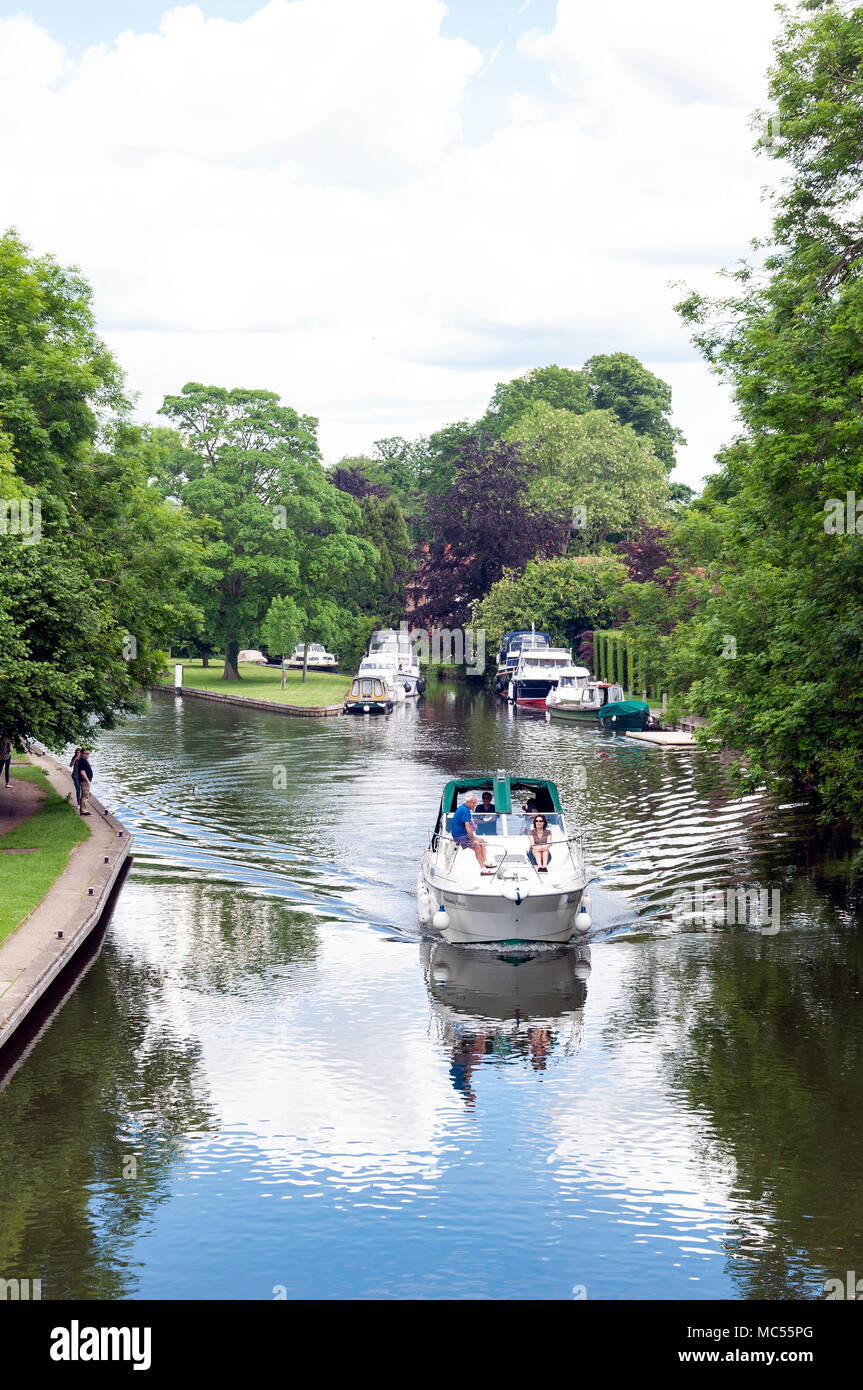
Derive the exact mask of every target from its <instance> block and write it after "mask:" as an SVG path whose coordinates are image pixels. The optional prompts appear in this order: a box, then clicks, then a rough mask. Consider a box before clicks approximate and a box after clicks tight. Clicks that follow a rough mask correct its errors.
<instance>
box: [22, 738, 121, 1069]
mask: <svg viewBox="0 0 863 1390" xmlns="http://www.w3.org/2000/svg"><path fill="white" fill-rule="evenodd" d="M21 771H22V769H21V768H19V767H16V768H15V778H16V781H18V774H19V773H21ZM24 771H25V772H27V773H29V774H32V775H30V776H21V778H20V781H19V786H20V787H21V788H23V787H25V786H28V785H33V786H35V788H36V791H37V792H39V791H43V793H44V794H43V795H42V796H35V797H34V796H33V794H32V793H29V794H27V797H28V800H29V802H30V809H31V814H30V815H27V816H25V817H23V818H20V817H19V818H18V824H17V825H16V826H15V827H14V828H13V829H11V830H10V831H9V835H8V836H3V837H2V838H0V850H2V849H22V850H27V849H31V850H35V853H34V854H33V855H32V856H31V855H30V854H9V855H5V854H2V853H0V861H4V862H0V874H7V875H8V872H9V871H8V869H7V868H6V864H5V861H6V860H7V859H8V860H9V861H10V862H12V861H14V869H13V872H15V870H17V873H18V874H19V875H20V881H21V882H22V883H23V884H24V888H23V889H22V890H21V896H20V897H19V898H18V899H12V898H11V897H10V904H9V914H8V915H9V916H10V917H11V915H12V914H13V913H18V907H19V906H20V905H21V904H24V905H25V910H24V912H23V914H22V915H20V916H17V917H16V920H15V922H14V923H13V925H12V926H11V927H9V928H8V929H7V932H6V935H5V937H4V938H3V939H2V941H0V1047H2V1046H3V1045H4V1044H5V1043H6V1042H8V1040H9V1038H10V1037H12V1035H13V1034H14V1032H15V1030H16V1029H17V1028H18V1027H19V1025H20V1024H21V1023H22V1022H23V1021H24V1019H25V1018H26V1017H27V1016H28V1014H29V1013H30V1011H31V1010H32V1009H33V1007H34V1005H35V1004H36V1003H37V1002H38V1000H39V999H40V998H41V997H42V995H43V994H44V993H45V991H46V990H47V989H48V987H49V986H50V985H51V983H52V982H53V981H54V980H55V979H56V977H57V976H58V975H59V974H60V972H61V971H62V970H63V969H64V968H65V966H66V965H67V964H68V963H69V961H70V960H71V959H72V957H73V956H74V955H75V953H76V952H77V951H78V949H79V947H80V946H81V945H82V943H83V942H84V941H85V940H86V939H87V937H88V936H89V935H90V933H91V931H92V930H93V928H94V927H95V926H96V925H97V924H98V922H99V919H100V917H101V915H102V911H103V909H104V906H105V903H106V901H107V898H108V895H109V894H110V891H111V888H112V887H113V885H114V883H115V881H116V879H117V877H118V875H119V874H120V871H121V869H122V868H123V865H124V863H125V861H126V859H127V856H128V854H129V850H130V848H131V843H132V842H131V837H130V836H129V834H128V832H127V831H126V829H125V827H124V826H123V825H121V824H120V822H119V821H118V820H117V819H116V818H115V817H114V816H112V815H111V814H110V813H109V812H108V811H107V810H106V809H105V807H104V806H103V805H102V803H101V802H100V801H98V800H97V799H96V798H95V797H94V796H91V797H90V808H91V815H90V817H89V818H88V820H87V821H84V820H82V819H81V817H79V816H78V815H77V813H76V812H75V810H74V789H73V786H72V779H71V777H69V776H68V774H67V773H66V772H65V769H63V768H62V767H61V765H60V764H59V763H58V762H57V761H56V760H55V759H54V758H52V757H51V756H50V754H47V753H42V754H36V755H31V757H30V767H29V768H26V769H24ZM17 795H18V791H17V789H16V791H15V792H8V793H7V792H5V790H4V791H0V796H9V797H10V798H11V797H13V796H17ZM69 798H71V804H70V802H69V800H68V799H69ZM13 837H14V840H15V843H11V844H10V843H9V841H10V840H12V839H13ZM64 845H65V848H64ZM31 858H32V860H33V861H34V862H33V865H32V867H31V866H30V863H29V861H30V860H31ZM24 859H26V860H27V861H28V866H27V871H26V872H25V873H22V867H21V861H22V860H24ZM3 882H4V880H3V879H2V878H0V884H2V883H3ZM40 885H41V886H42V891H41V892H38V891H37V890H38V889H39V887H40ZM28 902H29V906H26V904H27V903H28ZM16 903H17V905H16Z"/></svg>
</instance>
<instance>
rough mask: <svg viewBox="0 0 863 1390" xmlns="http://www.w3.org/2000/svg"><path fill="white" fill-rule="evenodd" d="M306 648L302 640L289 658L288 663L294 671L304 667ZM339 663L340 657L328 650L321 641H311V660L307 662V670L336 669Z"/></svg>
mask: <svg viewBox="0 0 863 1390" xmlns="http://www.w3.org/2000/svg"><path fill="white" fill-rule="evenodd" d="M305 650H306V649H305V647H304V646H303V644H302V642H301V643H300V644H299V646H298V647H294V650H293V651H292V653H291V655H290V657H289V658H288V665H289V667H290V668H291V670H292V671H295V670H299V669H301V668H302V666H303V662H304V660H305ZM338 664H339V663H338V658H337V657H335V656H334V655H333V653H332V652H328V651H327V650H326V648H325V647H323V646H321V643H320V642H310V643H309V660H308V663H307V668H306V669H307V670H309V671H335V670H336V668H337V667H338Z"/></svg>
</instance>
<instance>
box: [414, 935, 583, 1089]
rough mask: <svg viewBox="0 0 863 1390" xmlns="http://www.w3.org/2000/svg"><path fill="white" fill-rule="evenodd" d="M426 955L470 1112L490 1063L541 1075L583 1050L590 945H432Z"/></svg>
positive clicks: (454, 1074)
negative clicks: (560, 1058) (556, 1058)
mask: <svg viewBox="0 0 863 1390" xmlns="http://www.w3.org/2000/svg"><path fill="white" fill-rule="evenodd" d="M420 950H421V958H422V962H423V969H424V972H425V980H426V986H427V988H428V992H429V996H430V998H431V1003H432V1018H433V1020H434V1022H435V1025H436V1027H437V1030H438V1034H439V1038H440V1041H441V1043H442V1045H443V1046H444V1047H445V1049H446V1050H447V1052H448V1053H449V1055H450V1058H451V1062H450V1077H451V1079H452V1084H453V1087H454V1088H455V1090H457V1091H459V1092H460V1093H461V1095H462V1096H463V1098H464V1101H465V1104H466V1105H467V1107H468V1108H469V1109H472V1108H473V1106H474V1104H475V1103H476V1094H475V1092H474V1089H473V1077H474V1073H475V1072H476V1070H477V1068H478V1067H479V1066H481V1065H482V1064H483V1063H486V1064H494V1065H505V1064H513V1063H514V1064H516V1065H518V1064H524V1065H526V1066H527V1067H529V1069H530V1070H531V1071H533V1072H534V1073H537V1074H539V1075H540V1076H541V1074H542V1073H543V1072H544V1071H545V1070H546V1068H547V1066H548V1063H549V1061H550V1059H551V1058H552V1056H553V1055H554V1054H562V1055H567V1054H571V1053H572V1052H574V1051H577V1049H578V1047H579V1046H580V1043H581V1037H582V1031H583V1019H584V1006H585V1002H586V999H587V978H588V976H589V974H590V947H589V946H583V945H571V944H570V945H566V946H559V947H557V948H555V949H554V950H549V949H547V948H546V949H542V950H538V951H537V950H534V951H520V950H513V949H512V948H501V949H500V950H489V949H487V948H482V947H476V946H456V945H453V944H451V943H450V942H446V941H424V942H423V943H422V946H421V948H420Z"/></svg>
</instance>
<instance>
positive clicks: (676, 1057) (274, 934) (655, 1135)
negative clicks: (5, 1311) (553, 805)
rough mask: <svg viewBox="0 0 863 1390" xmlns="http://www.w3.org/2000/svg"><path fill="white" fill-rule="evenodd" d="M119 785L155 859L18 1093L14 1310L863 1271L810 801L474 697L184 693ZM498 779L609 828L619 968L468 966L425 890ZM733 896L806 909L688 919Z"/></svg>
mask: <svg viewBox="0 0 863 1390" xmlns="http://www.w3.org/2000/svg"><path fill="white" fill-rule="evenodd" d="M94 766H95V773H96V778H97V782H96V786H95V788H94V790H95V791H96V792H97V794H98V795H99V796H100V797H101V799H102V800H103V801H104V802H105V803H106V804H107V805H108V806H109V807H110V808H111V809H112V810H115V811H116V812H117V814H118V815H119V816H120V817H121V818H122V819H123V820H124V821H125V822H126V823H127V824H128V825H129V827H130V829H131V830H132V832H133V834H134V836H135V859H134V864H133V866H132V869H131V872H130V874H129V876H128V878H127V880H126V883H125V886H124V887H123V890H122V892H121V893H120V895H119V897H118V900H117V903H116V907H115V910H114V914H113V918H112V921H111V923H110V926H109V929H108V932H107V935H106V938H105V942H104V945H103V947H102V950H101V952H100V953H99V955H98V956H97V957H96V958H95V960H94V961H93V963H92V965H91V966H90V968H89V969H88V970H87V971H86V973H84V974H83V975H82V977H81V978H80V980H79V981H78V984H77V987H76V988H75V989H74V991H73V992H71V993H70V995H69V997H68V999H67V1000H66V1002H65V1004H64V1005H63V1007H62V1008H61V1009H60V1010H59V1012H58V1013H57V1014H56V1016H55V1017H54V1018H53V1020H52V1021H51V1023H50V1026H48V1027H46V1028H45V1029H44V1031H43V1032H42V1034H41V1036H40V1037H39V1038H38V1039H37V1041H36V1042H35V1044H34V1046H33V1047H32V1048H31V1049H30V1050H29V1052H27V1053H26V1055H24V1056H23V1058H22V1059H21V1060H20V1064H17V1065H16V1066H15V1067H14V1068H9V1067H7V1069H6V1072H5V1075H3V1074H2V1072H0V1084H2V1090H0V1193H2V1206H0V1275H2V1276H3V1277H6V1278H11V1277H20V1278H31V1279H33V1278H41V1280H42V1296H43V1298H100V1297H102V1298H147V1297H149V1298H184V1299H185V1298H204V1299H206V1298H238V1299H272V1298H278V1297H287V1298H294V1297H311V1298H333V1299H337V1298H351V1297H359V1298H376V1297H384V1298H404V1297H408V1298H412V1297H423V1298H444V1297H455V1298H492V1299H498V1298H513V1299H520V1298H555V1299H561V1298H562V1299H568V1298H573V1297H578V1298H580V1297H587V1298H588V1299H594V1298H597V1299H603V1298H639V1299H653V1298H674V1299H703V1298H731V1299H736V1298H765V1297H769V1298H818V1297H823V1291H824V1282H825V1280H826V1279H828V1278H835V1277H838V1278H841V1279H843V1281H844V1279H845V1276H846V1271H848V1270H855V1269H856V1270H860V1271H861V1274H863V1191H861V1187H863V1179H861V1164H860V1135H861V1112H863V1088H861V1086H860V1078H861V1075H863V996H861V990H863V984H861V977H863V950H861V940H863V937H861V924H863V903H862V902H861V895H860V890H859V886H858V884H857V882H856V880H855V878H854V875H853V874H852V872H851V868H850V862H849V859H848V857H847V856H846V855H845V854H844V853H842V852H841V851H840V850H839V849H838V848H834V849H830V848H829V847H827V848H825V847H824V846H823V845H821V844H820V842H819V841H818V839H817V836H816V834H815V827H814V825H813V821H812V813H811V811H810V809H809V808H808V807H806V806H805V805H792V804H784V805H780V804H777V803H776V802H775V801H770V800H769V799H767V798H766V797H749V798H746V799H744V800H743V801H738V800H735V799H734V797H733V796H732V794H731V791H730V787H729V783H728V779H727V776H726V773H725V771H724V768H723V766H722V764H721V762H720V760H719V759H718V757H717V756H715V755H713V754H710V753H706V752H702V751H696V752H693V751H691V750H687V749H674V748H666V749H657V748H649V747H644V746H639V745H637V744H635V743H633V742H632V741H631V740H627V739H625V738H623V737H620V736H614V735H605V734H602V733H600V732H598V731H594V730H592V729H591V730H587V729H585V730H579V729H577V728H573V727H571V726H560V727H558V726H557V725H549V724H547V723H546V722H545V719H544V717H543V716H541V715H540V716H538V715H535V714H531V713H529V714H526V715H523V714H521V713H516V712H514V711H510V710H507V709H506V708H505V707H502V706H500V705H498V704H496V703H495V702H493V701H492V699H491V698H490V697H488V696H486V695H482V694H480V695H474V694H472V693H471V692H469V691H467V690H466V689H464V688H463V687H460V686H456V685H452V686H442V687H441V688H439V689H437V690H436V691H435V692H433V693H432V694H431V696H430V698H429V699H427V700H425V701H423V702H421V703H420V705H419V707H418V708H417V707H414V706H408V707H407V708H402V709H397V710H396V711H395V713H394V714H393V716H392V717H390V718H388V719H378V720H371V719H368V718H367V719H365V720H363V719H358V720H350V719H338V720H336V719H322V720H308V721H307V720H295V719H290V718H285V717H283V716H269V715H264V714H260V713H254V714H246V713H244V712H243V711H242V710H241V709H240V708H238V707H232V706H217V705H213V704H209V703H204V702H203V701H195V700H193V699H188V700H186V701H181V700H175V699H174V698H173V696H171V695H166V696H162V695H155V696H154V697H153V698H152V700H151V703H150V706H149V709H148V712H147V714H146V715H144V716H143V717H141V718H136V719H133V720H131V721H129V722H128V723H127V724H126V725H125V726H124V727H122V728H121V729H119V730H116V731H114V732H111V733H106V734H104V735H103V736H102V738H101V740H100V744H99V749H98V754H97V757H96V758H95V759H94ZM497 767H505V768H507V769H508V770H510V771H512V772H519V773H522V774H525V775H541V776H550V777H552V778H554V780H555V781H556V782H557V783H558V786H559V788H560V791H561V797H562V801H563V804H564V807H565V809H566V811H567V813H568V816H569V819H570V821H571V823H575V824H580V825H582V826H583V827H584V829H585V830H586V833H587V851H588V861H589V868H590V872H591V876H592V879H593V882H592V886H591V889H590V890H589V891H590V892H591V895H592V899H593V916H594V926H593V930H592V933H591V937H592V939H591V942H590V946H589V950H587V951H585V950H578V949H576V948H574V947H570V948H565V949H563V950H557V951H550V952H546V953H544V955H543V954H541V955H540V956H537V957H534V958H529V959H525V958H523V957H519V956H518V954H517V953H515V954H512V953H511V954H510V956H509V957H507V955H506V953H501V952H497V951H494V950H491V949H487V950H474V951H473V952H471V951H469V950H468V951H467V952H466V953H465V952H464V951H462V952H455V953H453V954H452V955H451V956H450V957H449V958H448V959H447V960H446V961H444V962H443V965H444V967H445V968H441V966H442V961H441V958H440V957H438V958H435V956H434V953H433V952H430V950H429V947H428V946H427V945H424V944H423V943H422V942H421V941H420V939H419V936H418V929H417V924H416V912H415V897H414V892H415V884H416V875H417V867H418V862H419V858H420V855H421V853H422V851H423V850H424V848H425V847H426V845H427V843H428V836H429V833H430V830H431V828H432V826H433V823H434V819H435V815H436V810H437V805H438V801H439V798H440V793H441V790H442V786H443V783H444V781H445V780H446V779H447V777H449V776H450V775H452V774H454V773H459V772H462V771H470V770H487V769H494V768H497ZM702 885H707V887H709V888H717V887H718V888H722V889H725V888H727V887H737V886H744V887H749V886H752V885H759V886H762V887H766V888H768V889H769V890H772V891H775V892H778V893H779V894H780V899H779V901H780V902H781V920H780V923H779V930H778V931H776V930H775V929H774V928H773V927H771V929H770V930H768V931H764V930H761V929H760V928H759V927H758V925H757V924H753V923H751V922H750V923H749V924H745V923H739V922H738V923H734V924H731V925H727V924H720V925H714V926H712V927H711V926H710V924H706V923H704V922H703V921H701V920H699V918H698V916H697V913H696V914H695V915H693V913H691V912H690V913H686V912H681V910H680V902H681V901H682V900H681V899H680V896H679V895H680V894H681V892H682V891H686V892H692V893H695V894H696V897H695V899H694V900H693V901H694V903H695V907H696V908H697V907H698V903H699V902H700V897H699V896H697V895H700V894H701V891H702ZM675 895H677V896H675ZM4 1083H5V1084H4Z"/></svg>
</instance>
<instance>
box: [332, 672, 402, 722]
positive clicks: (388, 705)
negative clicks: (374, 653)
mask: <svg viewBox="0 0 863 1390" xmlns="http://www.w3.org/2000/svg"><path fill="white" fill-rule="evenodd" d="M392 708H393V700H392V696H391V695H390V693H389V690H388V687H387V684H386V682H385V681H384V680H383V679H382V677H380V676H373V675H362V676H361V675H356V676H354V678H353V680H352V681H351V688H350V690H349V691H348V693H347V695H346V696H345V700H344V705H343V709H344V711H345V714H391V713H392Z"/></svg>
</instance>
